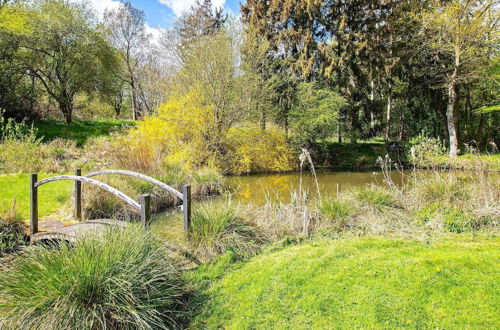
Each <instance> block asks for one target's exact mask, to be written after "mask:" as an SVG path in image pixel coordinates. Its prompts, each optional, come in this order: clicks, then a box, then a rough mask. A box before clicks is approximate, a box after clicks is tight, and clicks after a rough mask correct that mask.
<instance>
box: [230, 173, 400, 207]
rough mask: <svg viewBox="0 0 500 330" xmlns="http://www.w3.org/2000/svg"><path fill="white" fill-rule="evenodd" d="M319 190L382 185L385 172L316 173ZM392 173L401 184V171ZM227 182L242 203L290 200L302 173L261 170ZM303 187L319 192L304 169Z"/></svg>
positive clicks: (328, 193) (328, 192) (325, 193)
mask: <svg viewBox="0 0 500 330" xmlns="http://www.w3.org/2000/svg"><path fill="white" fill-rule="evenodd" d="M317 176H318V185H319V190H320V193H321V195H322V196H332V195H333V196H335V195H336V194H337V192H341V191H343V190H346V189H349V188H350V187H356V186H363V185H369V184H376V185H383V184H385V183H384V175H383V173H382V172H381V171H375V172H333V171H322V172H318V173H317ZM391 177H392V179H393V180H394V182H395V183H396V184H401V182H402V174H401V173H400V172H398V171H393V172H392V173H391ZM226 183H227V184H228V186H229V187H230V188H232V190H233V191H234V192H233V196H232V198H233V200H235V201H238V202H241V203H243V204H256V205H263V204H265V203H266V201H267V200H269V199H271V200H272V201H281V202H283V203H288V202H290V200H291V199H292V196H293V194H294V193H297V192H298V191H299V187H300V174H299V173H286V174H259V175H249V176H232V177H228V178H226ZM302 187H303V189H304V190H305V191H306V192H307V193H309V194H310V195H311V196H315V195H317V189H316V183H315V180H314V177H313V176H312V174H311V173H309V172H307V173H304V175H303V178H302Z"/></svg>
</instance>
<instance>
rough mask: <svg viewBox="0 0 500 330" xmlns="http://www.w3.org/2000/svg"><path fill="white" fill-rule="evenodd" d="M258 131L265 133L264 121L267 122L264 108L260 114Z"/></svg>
mask: <svg viewBox="0 0 500 330" xmlns="http://www.w3.org/2000/svg"><path fill="white" fill-rule="evenodd" d="M260 115H261V117H260V129H261V130H263V131H265V130H266V120H267V113H266V107H262V111H261V113H260Z"/></svg>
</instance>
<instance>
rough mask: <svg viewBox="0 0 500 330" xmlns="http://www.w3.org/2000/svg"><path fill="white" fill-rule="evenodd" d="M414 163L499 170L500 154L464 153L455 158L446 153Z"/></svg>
mask: <svg viewBox="0 0 500 330" xmlns="http://www.w3.org/2000/svg"><path fill="white" fill-rule="evenodd" d="M415 165H416V166H417V167H420V168H440V169H457V170H478V169H488V170H490V171H495V172H499V171H500V154H485V155H479V154H465V155H460V156H458V157H456V158H450V157H448V156H446V155H441V156H433V157H429V158H427V159H423V160H418V161H416V162H415Z"/></svg>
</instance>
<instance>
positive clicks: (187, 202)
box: [75, 169, 191, 232]
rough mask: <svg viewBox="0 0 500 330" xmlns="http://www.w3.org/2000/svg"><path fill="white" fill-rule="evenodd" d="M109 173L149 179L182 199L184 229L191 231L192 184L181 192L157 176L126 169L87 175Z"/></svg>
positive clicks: (184, 187) (95, 173)
mask: <svg viewBox="0 0 500 330" xmlns="http://www.w3.org/2000/svg"><path fill="white" fill-rule="evenodd" d="M77 173H79V174H78V175H81V170H80V169H77ZM108 174H118V175H126V176H130V177H133V178H137V179H141V180H144V181H147V182H149V183H152V184H154V185H156V186H158V187H160V188H162V189H163V190H165V191H167V192H169V193H171V194H173V195H174V196H175V197H177V198H178V199H180V200H181V201H182V206H181V210H182V212H183V215H184V230H185V231H186V232H189V230H190V228H191V186H189V185H184V186H183V189H182V193H181V192H180V191H177V190H176V189H175V188H173V187H171V186H169V185H167V184H165V183H163V182H161V181H159V180H156V179H155V178H152V177H150V176H147V175H144V174H141V173H137V172H132V171H125V170H102V171H96V172H92V173H89V174H86V175H85V177H87V178H89V177H94V176H98V175H108ZM75 191H76V187H75Z"/></svg>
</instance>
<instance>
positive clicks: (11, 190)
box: [0, 174, 73, 219]
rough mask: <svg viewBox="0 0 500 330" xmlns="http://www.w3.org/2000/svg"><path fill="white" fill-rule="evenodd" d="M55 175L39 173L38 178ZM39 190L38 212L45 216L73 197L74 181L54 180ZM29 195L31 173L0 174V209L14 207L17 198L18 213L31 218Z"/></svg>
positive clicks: (24, 217)
mask: <svg viewBox="0 0 500 330" xmlns="http://www.w3.org/2000/svg"><path fill="white" fill-rule="evenodd" d="M54 175H55V174H39V175H38V179H39V180H40V179H42V178H45V177H49V176H54ZM38 191H39V192H38V202H39V210H38V214H39V216H40V217H43V216H47V215H50V214H51V213H54V212H56V211H58V210H59V209H60V208H61V207H62V206H63V205H64V204H65V203H66V202H68V201H69V200H70V199H71V193H72V191H73V183H72V182H69V181H58V182H52V183H49V184H47V185H43V186H41V187H40V188H39V190H38ZM29 196H30V193H29V174H0V211H1V210H4V209H7V208H12V204H13V200H14V198H15V200H16V210H17V213H18V214H19V215H20V216H21V217H22V218H23V219H29V210H30V209H29V208H30V204H29Z"/></svg>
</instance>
